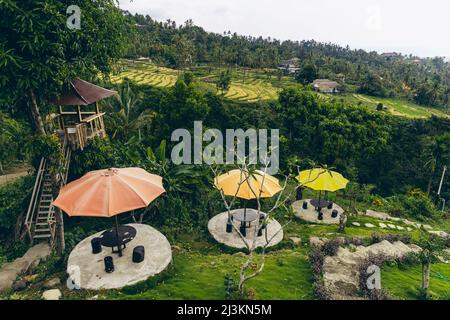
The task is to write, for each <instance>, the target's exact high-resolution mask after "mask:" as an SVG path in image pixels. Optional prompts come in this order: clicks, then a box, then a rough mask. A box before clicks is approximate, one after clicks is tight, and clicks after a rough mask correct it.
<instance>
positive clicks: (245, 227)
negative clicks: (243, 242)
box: [239, 223, 247, 237]
mask: <svg viewBox="0 0 450 320" xmlns="http://www.w3.org/2000/svg"><path fill="white" fill-rule="evenodd" d="M239 230H240V231H241V234H242V235H243V236H244V237H246V236H247V226H246V225H245V223H241V227H240V228H239Z"/></svg>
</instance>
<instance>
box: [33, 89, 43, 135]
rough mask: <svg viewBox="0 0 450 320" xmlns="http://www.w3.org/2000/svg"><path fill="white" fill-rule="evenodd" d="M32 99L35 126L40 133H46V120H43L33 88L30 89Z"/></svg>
mask: <svg viewBox="0 0 450 320" xmlns="http://www.w3.org/2000/svg"><path fill="white" fill-rule="evenodd" d="M30 100H31V116H32V117H33V122H34V127H35V128H36V131H37V132H39V133H40V134H45V128H44V122H43V121H42V118H41V114H40V113H39V106H38V104H37V100H36V95H35V94H34V91H33V90H30Z"/></svg>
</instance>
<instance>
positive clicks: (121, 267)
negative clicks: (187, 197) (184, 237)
mask: <svg viewBox="0 0 450 320" xmlns="http://www.w3.org/2000/svg"><path fill="white" fill-rule="evenodd" d="M130 226H132V227H134V228H135V229H136V231H137V234H136V237H135V238H134V239H133V240H132V241H131V242H129V243H128V244H127V247H126V249H125V250H124V251H123V256H122V257H119V255H118V254H113V253H112V250H111V248H105V247H103V250H102V252H101V253H99V254H92V249H91V239H92V238H95V237H98V236H99V235H100V234H101V233H102V232H103V231H101V232H98V233H96V234H94V235H92V236H90V237H88V238H86V239H84V240H83V241H81V242H80V243H79V244H78V245H77V246H76V247H75V248H74V249H73V251H72V252H71V253H70V256H69V260H68V263H67V273H68V274H69V277H70V279H71V280H72V281H73V283H74V284H76V285H77V286H78V287H79V288H81V289H89V290H102V289H118V288H122V287H125V286H127V285H132V284H135V283H138V282H140V281H144V280H147V279H148V278H149V277H151V276H154V275H156V274H158V273H160V272H162V271H163V270H165V269H166V267H167V266H168V265H169V263H170V262H171V261H172V249H171V246H170V243H169V241H167V239H166V237H165V236H164V235H163V234H162V233H160V232H159V231H158V230H156V229H154V228H152V227H150V226H149V225H145V224H130ZM139 245H141V246H144V248H145V260H144V261H143V262H142V263H133V261H132V255H133V249H134V248H135V247H136V246H139ZM106 256H111V257H113V259H114V267H115V271H114V272H113V273H106V272H105V268H104V262H103V259H104V257H106Z"/></svg>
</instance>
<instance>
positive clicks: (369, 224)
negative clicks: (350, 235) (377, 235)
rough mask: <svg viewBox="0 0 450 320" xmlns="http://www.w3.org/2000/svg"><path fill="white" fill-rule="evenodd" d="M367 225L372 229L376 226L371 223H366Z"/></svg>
mask: <svg viewBox="0 0 450 320" xmlns="http://www.w3.org/2000/svg"><path fill="white" fill-rule="evenodd" d="M365 226H366V228H370V229H373V228H375V226H374V225H373V224H371V223H366V224H365Z"/></svg>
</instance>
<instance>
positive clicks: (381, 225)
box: [379, 222, 388, 229]
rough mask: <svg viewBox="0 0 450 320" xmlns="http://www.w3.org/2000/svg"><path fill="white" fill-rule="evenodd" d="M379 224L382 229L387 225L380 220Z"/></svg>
mask: <svg viewBox="0 0 450 320" xmlns="http://www.w3.org/2000/svg"><path fill="white" fill-rule="evenodd" d="M379 225H380V228H383V229H386V228H387V227H388V226H387V225H385V224H384V223H382V222H380V223H379Z"/></svg>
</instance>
